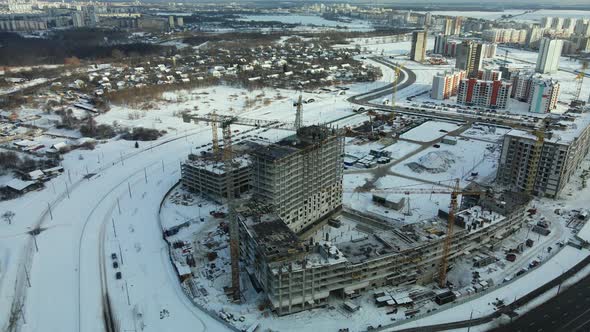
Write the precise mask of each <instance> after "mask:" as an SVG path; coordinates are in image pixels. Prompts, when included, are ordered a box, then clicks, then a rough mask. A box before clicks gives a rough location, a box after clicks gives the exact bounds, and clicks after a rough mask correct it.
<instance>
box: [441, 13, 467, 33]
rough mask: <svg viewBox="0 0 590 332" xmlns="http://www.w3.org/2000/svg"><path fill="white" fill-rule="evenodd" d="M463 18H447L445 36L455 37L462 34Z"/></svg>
mask: <svg viewBox="0 0 590 332" xmlns="http://www.w3.org/2000/svg"><path fill="white" fill-rule="evenodd" d="M462 23H463V17H461V16H457V17H447V18H445V20H444V22H443V34H445V35H447V36H454V35H460V34H461V25H462Z"/></svg>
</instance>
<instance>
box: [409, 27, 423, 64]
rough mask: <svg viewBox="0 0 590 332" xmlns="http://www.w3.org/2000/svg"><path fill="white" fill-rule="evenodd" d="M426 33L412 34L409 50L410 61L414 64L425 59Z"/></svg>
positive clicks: (417, 32)
mask: <svg viewBox="0 0 590 332" xmlns="http://www.w3.org/2000/svg"><path fill="white" fill-rule="evenodd" d="M426 40H427V33H426V31H424V30H422V31H414V32H412V48H411V49H410V59H411V60H413V61H416V62H423V61H424V60H425V59H426Z"/></svg>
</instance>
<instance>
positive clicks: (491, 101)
mask: <svg viewBox="0 0 590 332" xmlns="http://www.w3.org/2000/svg"><path fill="white" fill-rule="evenodd" d="M511 90H512V83H508V82H502V81H482V80H478V79H475V78H470V79H463V80H461V82H460V83H459V89H458V92H457V103H460V104H464V105H470V106H483V107H489V108H500V109H504V108H506V106H508V102H509V100H510V92H511Z"/></svg>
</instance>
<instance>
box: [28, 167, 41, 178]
mask: <svg viewBox="0 0 590 332" xmlns="http://www.w3.org/2000/svg"><path fill="white" fill-rule="evenodd" d="M43 175H44V174H43V172H42V171H41V170H39V169H38V170H34V171H32V172H29V177H30V178H31V179H32V180H37V179H38V178H40V177H42V176H43Z"/></svg>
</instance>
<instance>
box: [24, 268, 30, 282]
mask: <svg viewBox="0 0 590 332" xmlns="http://www.w3.org/2000/svg"><path fill="white" fill-rule="evenodd" d="M24 267H25V277H26V278H27V284H29V288H30V287H31V278H29V271H27V266H26V265H25V266H24Z"/></svg>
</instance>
